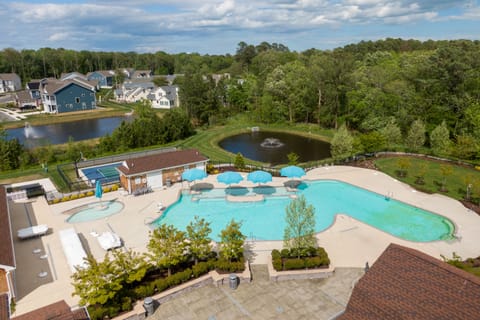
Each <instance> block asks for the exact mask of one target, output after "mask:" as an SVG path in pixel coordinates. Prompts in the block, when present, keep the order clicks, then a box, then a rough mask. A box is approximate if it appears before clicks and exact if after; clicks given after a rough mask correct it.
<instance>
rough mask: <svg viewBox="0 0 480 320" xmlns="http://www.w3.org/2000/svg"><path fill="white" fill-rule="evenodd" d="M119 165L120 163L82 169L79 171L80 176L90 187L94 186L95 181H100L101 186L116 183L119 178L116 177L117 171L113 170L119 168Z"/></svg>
mask: <svg viewBox="0 0 480 320" xmlns="http://www.w3.org/2000/svg"><path fill="white" fill-rule="evenodd" d="M121 164H122V163H121V162H117V163H110V164H105V165H101V166H94V167H88V168H82V169H80V171H81V173H82V174H81V176H82V178H83V179H84V180H86V181H88V183H89V184H91V185H94V184H95V183H96V182H97V180H100V182H101V183H102V184H104V183H112V182H118V181H119V179H120V178H119V175H118V171H117V169H115V168H116V167H118V166H120V165H121Z"/></svg>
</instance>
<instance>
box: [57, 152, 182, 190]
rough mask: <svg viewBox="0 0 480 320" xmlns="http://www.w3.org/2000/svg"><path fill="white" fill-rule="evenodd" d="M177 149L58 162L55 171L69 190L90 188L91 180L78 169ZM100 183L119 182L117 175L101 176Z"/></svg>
mask: <svg viewBox="0 0 480 320" xmlns="http://www.w3.org/2000/svg"><path fill="white" fill-rule="evenodd" d="M175 150H177V148H176V147H170V148H158V149H151V150H145V151H136V152H128V153H123V154H119V155H112V156H107V157H102V158H95V159H88V160H87V159H81V160H79V161H74V162H70V163H65V164H60V165H57V172H58V174H59V175H60V177H61V178H62V180H63V182H64V183H65V185H66V186H67V187H68V190H70V191H81V190H86V189H89V188H91V187H92V186H91V182H90V181H86V179H84V178H82V177H81V176H80V172H79V170H81V169H83V168H88V167H95V166H101V165H107V164H112V163H117V162H123V161H125V160H129V159H133V158H139V157H145V156H149V155H154V154H159V153H164V152H171V151H175ZM100 180H101V182H102V185H105V184H107V185H108V184H117V183H119V178H118V175H116V176H115V177H109V176H106V177H103V178H101V179H100Z"/></svg>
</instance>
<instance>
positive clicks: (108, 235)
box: [97, 231, 122, 251]
mask: <svg viewBox="0 0 480 320" xmlns="http://www.w3.org/2000/svg"><path fill="white" fill-rule="evenodd" d="M97 240H98V243H99V244H100V246H101V247H102V249H103V250H105V251H107V250H110V249H115V248H118V247H121V246H122V239H120V237H119V236H118V235H117V234H116V233H113V232H109V231H107V232H103V233H102V234H101V235H99V236H98V237H97Z"/></svg>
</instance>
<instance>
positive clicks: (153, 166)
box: [118, 149, 208, 176]
mask: <svg viewBox="0 0 480 320" xmlns="http://www.w3.org/2000/svg"><path fill="white" fill-rule="evenodd" d="M206 161H208V158H206V157H205V156H203V155H201V154H200V152H199V151H198V150H196V149H188V150H180V151H170V152H164V153H158V154H154V155H150V156H145V157H141V158H136V159H129V160H125V162H124V163H126V164H127V166H128V167H125V166H124V165H121V166H120V167H118V170H119V171H120V172H122V173H123V174H125V175H127V176H128V175H133V174H139V173H144V172H150V171H155V170H160V169H166V168H174V167H179V166H184V165H188V164H194V163H198V162H206Z"/></svg>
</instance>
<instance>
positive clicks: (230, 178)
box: [217, 171, 243, 184]
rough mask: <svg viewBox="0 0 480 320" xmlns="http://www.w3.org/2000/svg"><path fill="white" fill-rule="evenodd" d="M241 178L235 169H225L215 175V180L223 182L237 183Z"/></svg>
mask: <svg viewBox="0 0 480 320" xmlns="http://www.w3.org/2000/svg"><path fill="white" fill-rule="evenodd" d="M242 180H243V177H242V175H241V174H240V173H238V172H235V171H225V172H223V173H220V174H219V175H218V176H217V181H218V182H221V183H225V184H232V183H239V182H240V181H242Z"/></svg>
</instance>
